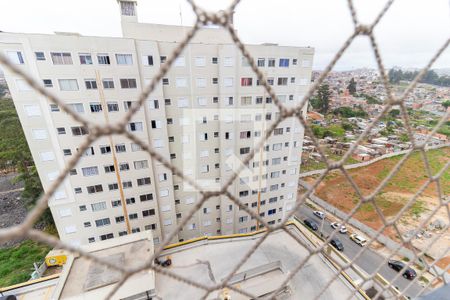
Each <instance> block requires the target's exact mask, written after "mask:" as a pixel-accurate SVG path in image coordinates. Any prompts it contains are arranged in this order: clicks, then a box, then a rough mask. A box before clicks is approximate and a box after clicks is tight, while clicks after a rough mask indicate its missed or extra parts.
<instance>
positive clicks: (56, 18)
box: [0, 0, 450, 70]
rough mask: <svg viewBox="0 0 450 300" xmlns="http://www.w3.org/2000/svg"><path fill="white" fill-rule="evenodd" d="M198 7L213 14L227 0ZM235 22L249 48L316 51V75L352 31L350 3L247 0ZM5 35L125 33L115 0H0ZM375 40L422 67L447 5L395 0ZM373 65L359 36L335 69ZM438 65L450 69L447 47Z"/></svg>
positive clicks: (169, 17)
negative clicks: (274, 46)
mask: <svg viewBox="0 0 450 300" xmlns="http://www.w3.org/2000/svg"><path fill="white" fill-rule="evenodd" d="M196 3H197V4H198V5H200V6H202V7H204V8H205V9H207V10H210V11H216V10H220V9H224V8H226V7H227V5H228V4H229V3H230V1H229V0H197V1H196ZM385 3H386V1H384V0H355V7H356V11H357V13H358V15H359V19H360V22H361V23H363V24H368V23H370V22H371V21H372V20H373V19H374V18H375V16H376V15H377V14H378V12H379V11H380V10H381V8H382V7H383V6H384V4H385ZM138 18H139V21H140V22H144V23H159V24H173V25H180V24H183V25H187V26H188V25H192V24H193V23H194V21H195V15H194V13H193V12H192V9H191V8H190V6H189V5H188V4H187V2H186V1H185V0H164V1H161V0H138ZM234 20H235V21H234V23H235V27H236V29H237V31H238V34H239V36H240V37H241V39H242V40H243V41H244V42H245V43H249V44H259V43H264V42H267V43H278V44H280V45H290V46H311V47H314V48H315V57H314V65H313V68H314V69H315V70H321V69H323V68H325V67H326V66H327V64H328V63H329V62H330V60H331V59H332V57H333V56H334V55H335V53H336V52H337V51H338V49H339V48H340V46H341V45H342V44H343V42H344V41H345V40H346V39H347V37H348V36H350V35H351V33H352V30H353V24H352V21H351V17H350V13H349V10H348V8H347V1H346V0H242V1H241V3H240V4H239V5H238V7H237V9H236V13H235V18H234ZM0 30H1V31H8V32H27V33H31V32H33V33H53V32H54V31H68V32H78V33H81V34H82V35H94V36H120V35H121V31H120V15H119V6H118V4H117V1H116V0H13V1H6V0H1V1H0ZM375 35H376V39H377V42H378V44H379V46H380V52H381V56H382V58H383V61H384V62H385V65H386V67H388V68H390V67H394V66H401V67H404V68H421V67H423V66H425V65H426V63H427V62H428V61H429V60H430V59H431V57H432V56H433V55H434V53H435V52H436V51H437V50H438V48H439V47H440V46H441V45H443V44H444V42H445V41H446V39H448V38H450V0H397V1H395V2H394V4H393V5H392V7H391V9H390V10H389V11H388V12H387V14H386V15H385V17H384V18H383V19H382V20H381V22H380V23H379V25H378V27H377V28H376V30H375ZM375 66H376V62H375V59H374V55H373V51H372V50H371V48H370V44H369V41H368V38H367V37H358V38H357V39H356V40H355V41H354V42H353V43H352V45H351V46H350V47H349V49H348V50H347V52H346V53H345V54H344V56H343V57H342V58H341V59H340V60H339V62H338V64H337V65H336V67H335V70H350V69H355V68H363V67H368V68H373V67H375ZM433 67H434V68H450V47H449V48H447V50H446V51H445V52H444V54H443V55H442V56H441V58H440V59H439V60H438V61H436V63H435V64H434V65H433Z"/></svg>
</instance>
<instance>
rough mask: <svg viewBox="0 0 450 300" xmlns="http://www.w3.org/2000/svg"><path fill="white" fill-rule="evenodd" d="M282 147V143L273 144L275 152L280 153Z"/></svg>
mask: <svg viewBox="0 0 450 300" xmlns="http://www.w3.org/2000/svg"><path fill="white" fill-rule="evenodd" d="M282 147H283V144H282V143H278V144H273V145H272V150H273V151H279V150H281V148H282Z"/></svg>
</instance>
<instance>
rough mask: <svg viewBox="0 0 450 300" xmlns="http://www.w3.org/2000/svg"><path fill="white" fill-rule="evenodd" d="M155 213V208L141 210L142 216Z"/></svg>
mask: <svg viewBox="0 0 450 300" xmlns="http://www.w3.org/2000/svg"><path fill="white" fill-rule="evenodd" d="M154 215H155V210H154V209H147V210H143V211H142V217H144V218H145V217H150V216H154Z"/></svg>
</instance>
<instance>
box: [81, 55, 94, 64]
mask: <svg viewBox="0 0 450 300" xmlns="http://www.w3.org/2000/svg"><path fill="white" fill-rule="evenodd" d="M79 57H80V64H82V65H92V56H91V54H89V53H80V54H79Z"/></svg>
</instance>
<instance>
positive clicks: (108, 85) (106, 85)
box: [102, 78, 114, 89]
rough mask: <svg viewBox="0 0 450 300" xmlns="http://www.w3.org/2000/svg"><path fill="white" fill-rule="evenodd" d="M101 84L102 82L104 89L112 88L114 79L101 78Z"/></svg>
mask: <svg viewBox="0 0 450 300" xmlns="http://www.w3.org/2000/svg"><path fill="white" fill-rule="evenodd" d="M102 84H103V88H104V89H113V88H114V80H113V79H112V78H104V79H102Z"/></svg>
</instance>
